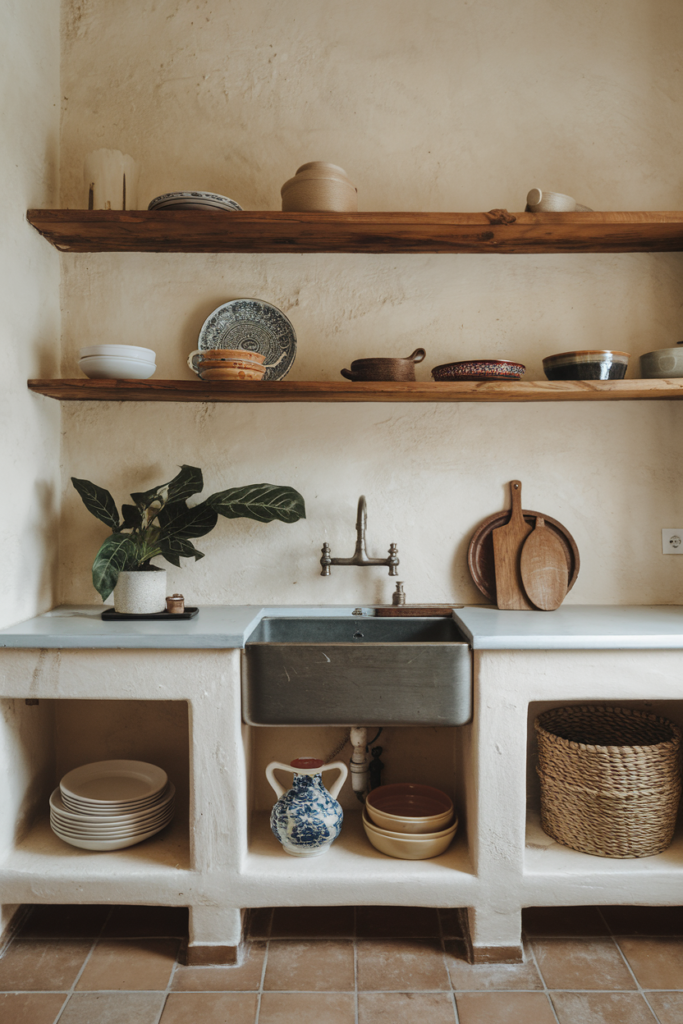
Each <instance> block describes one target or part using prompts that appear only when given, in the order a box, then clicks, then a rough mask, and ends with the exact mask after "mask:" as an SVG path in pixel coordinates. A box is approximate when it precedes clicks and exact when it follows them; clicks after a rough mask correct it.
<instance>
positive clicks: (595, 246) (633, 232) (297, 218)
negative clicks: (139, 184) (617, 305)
mask: <svg viewBox="0 0 683 1024" xmlns="http://www.w3.org/2000/svg"><path fill="white" fill-rule="evenodd" d="M28 220H29V222H30V223H31V224H32V225H33V226H34V227H35V228H36V229H37V230H38V231H40V233H41V234H42V235H44V236H45V237H46V238H47V239H48V240H49V241H50V242H52V244H53V245H55V246H56V247H57V248H58V249H60V250H62V251H64V252H195V253H196V252H233V253H249V252H252V253H274V252H296V253H305V252H377V253H381V252H384V253H409V252H415V253H423V252H433V253H449V252H450V253H482V252H500V253H536V252H538V253H545V252H678V251H681V250H683V213H682V212H670V213H667V212H663V213H515V214H510V213H507V211H505V210H491V211H489V212H488V213H280V212H277V211H260V212H251V211H245V212H242V213H221V212H218V213H212V212H207V211H201V212H196V213H195V212H194V211H190V210H175V211H161V212H157V211H149V210H127V211H120V210H111V211H105V210H29V211H28Z"/></svg>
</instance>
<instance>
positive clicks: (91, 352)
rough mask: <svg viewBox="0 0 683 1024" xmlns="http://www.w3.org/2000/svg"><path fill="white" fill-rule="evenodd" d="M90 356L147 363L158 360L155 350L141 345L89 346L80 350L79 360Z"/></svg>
mask: <svg viewBox="0 0 683 1024" xmlns="http://www.w3.org/2000/svg"><path fill="white" fill-rule="evenodd" d="M88 356H120V357H121V358H123V359H142V360H143V362H145V363H154V362H156V358H157V354H156V352H155V351H154V349H153V348H143V347H142V346H141V345H87V346H86V347H85V348H81V349H79V350H78V358H79V359H84V358H87V357H88Z"/></svg>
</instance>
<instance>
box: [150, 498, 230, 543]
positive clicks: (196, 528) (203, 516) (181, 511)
mask: <svg viewBox="0 0 683 1024" xmlns="http://www.w3.org/2000/svg"><path fill="white" fill-rule="evenodd" d="M217 520H218V514H217V513H216V511H215V510H214V509H212V508H211V506H210V505H207V503H206V502H205V501H202V502H200V504H199V505H195V506H194V507H193V508H188V507H187V505H186V504H185V502H184V501H174V502H169V504H168V505H166V506H165V508H163V509H162V510H161V512H160V513H159V527H160V529H161V541H160V543H161V544H167V543H168V542H169V541H170V540H173V539H174V538H176V537H181V538H183V539H184V540H187V539H188V538H189V537H203V536H204V535H205V534H207V533H210V532H211V530H213V528H214V526H215V525H216V522H217Z"/></svg>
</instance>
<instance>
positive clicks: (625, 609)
mask: <svg viewBox="0 0 683 1024" xmlns="http://www.w3.org/2000/svg"><path fill="white" fill-rule="evenodd" d="M453 617H454V618H455V620H456V622H457V623H458V625H459V626H460V628H461V629H462V631H463V632H464V634H465V636H466V637H467V639H468V640H469V641H470V643H471V645H472V647H473V648H474V650H480V651H509V650H523V651H529V650H544V651H548V650H556V651H568V650H600V649H602V650H609V649H613V650H634V649H644V648H661V649H669V650H670V649H677V648H680V649H683V607H681V606H679V605H649V606H648V605H642V606H641V605H619V606H615V605H578V604H574V605H571V604H569V605H564V606H563V607H562V608H558V609H557V611H556V612H526V611H525V612H506V611H501V610H500V609H499V608H494V607H493V606H492V605H474V606H472V607H466V608H458V609H456V610H454V612H453Z"/></svg>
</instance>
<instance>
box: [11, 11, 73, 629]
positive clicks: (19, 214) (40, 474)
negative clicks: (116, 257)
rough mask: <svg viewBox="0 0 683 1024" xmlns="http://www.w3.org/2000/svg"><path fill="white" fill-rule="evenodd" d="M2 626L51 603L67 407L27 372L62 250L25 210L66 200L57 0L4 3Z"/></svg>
mask: <svg viewBox="0 0 683 1024" xmlns="http://www.w3.org/2000/svg"><path fill="white" fill-rule="evenodd" d="M0 51H1V56H0V182H1V183H2V187H1V188H0V362H1V364H2V374H1V375H0V476H1V479H2V486H1V488H0V494H1V495H2V501H1V502H0V529H1V531H2V539H3V576H2V586H1V587H0V626H7V625H10V624H11V623H14V622H19V621H21V620H22V619H26V618H30V617H31V616H32V615H35V614H37V613H39V612H41V611H44V610H45V609H46V608H49V607H51V605H53V604H54V603H55V592H56V585H55V578H56V566H57V527H58V505H59V492H60V484H59V434H60V410H59V406H58V405H57V403H56V402H55V403H46V402H43V401H42V400H41V399H40V398H38V397H36V396H34V395H32V394H30V392H29V391H28V390H27V388H26V380H27V378H28V377H52V376H56V375H57V373H58V370H59V358H58V354H59V337H60V316H59V256H58V254H57V253H56V252H55V251H54V249H52V248H51V247H50V246H48V245H47V244H46V243H45V241H44V240H43V239H42V238H41V237H40V236H39V235H38V233H37V232H36V231H34V229H33V228H32V227H31V226H30V225H29V224H28V223H27V221H26V210H27V208H28V207H32V206H55V205H58V202H59V189H58V176H57V167H58V135H59V0H5V2H4V3H3V4H2V5H1V6H0Z"/></svg>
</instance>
